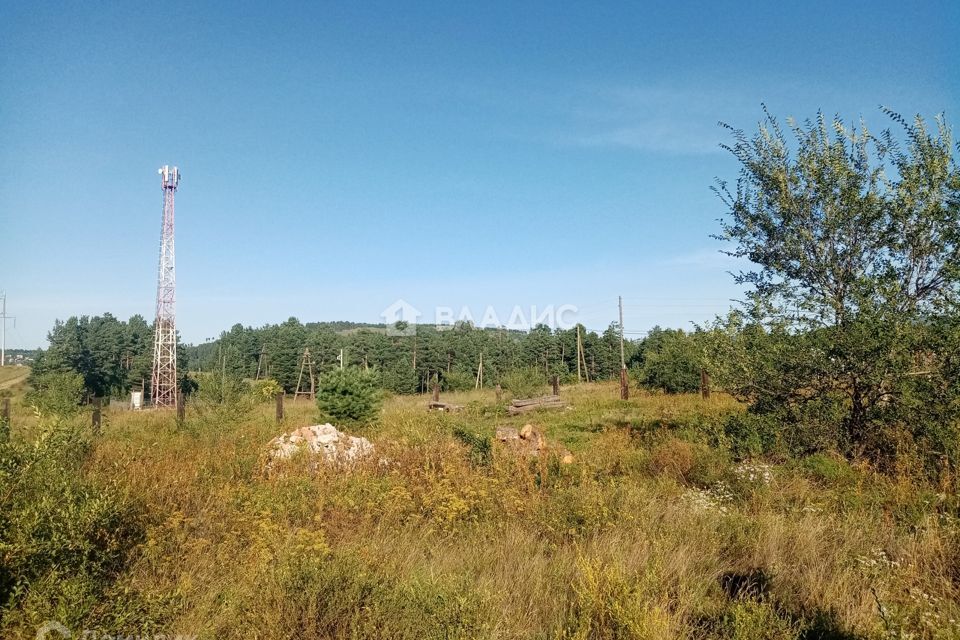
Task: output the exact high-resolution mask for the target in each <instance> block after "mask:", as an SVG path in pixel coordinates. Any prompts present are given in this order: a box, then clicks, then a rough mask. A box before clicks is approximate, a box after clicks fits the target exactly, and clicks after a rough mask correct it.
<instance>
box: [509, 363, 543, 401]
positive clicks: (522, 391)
mask: <svg viewBox="0 0 960 640" xmlns="http://www.w3.org/2000/svg"><path fill="white" fill-rule="evenodd" d="M500 385H501V386H502V387H503V388H504V389H506V390H507V391H509V392H510V393H512V394H513V397H514V398H533V397H535V396H539V395H541V394H543V391H544V388H545V387H546V386H547V378H546V376H544V375H543V372H542V371H540V370H539V369H537V368H534V367H525V368H523V369H513V370H511V371H508V372H507V373H506V374H504V376H503V379H502V380H501V381H500Z"/></svg>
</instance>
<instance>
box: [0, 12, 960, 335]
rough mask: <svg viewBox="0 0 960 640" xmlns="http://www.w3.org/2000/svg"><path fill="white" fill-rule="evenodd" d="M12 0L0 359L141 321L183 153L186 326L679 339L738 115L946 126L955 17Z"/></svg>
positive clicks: (147, 312)
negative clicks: (74, 320)
mask: <svg viewBox="0 0 960 640" xmlns="http://www.w3.org/2000/svg"><path fill="white" fill-rule="evenodd" d="M668 4H669V3H653V2H649V3H640V2H627V3H603V4H601V3H576V4H574V3H569V4H568V5H565V4H564V3H558V2H542V3H518V2H509V3H488V2H482V3H481V2H477V3H472V6H470V7H468V6H466V3H450V2H437V3H429V4H428V3H423V4H416V5H415V4H413V3H399V2H398V3H340V4H328V3H312V2H311V3H303V4H300V5H297V4H295V3H285V2H273V3H216V4H214V3H203V2H191V3H183V4H179V3H177V2H158V3H97V2H86V3H33V2H17V3H10V2H2V1H0V289H5V290H6V291H7V293H8V296H9V297H8V310H9V312H10V313H11V314H13V315H16V316H17V317H18V320H17V328H16V329H15V330H14V329H13V328H12V325H10V326H9V328H10V330H9V332H8V346H14V347H17V346H19V347H35V346H39V345H41V344H43V343H44V338H45V335H46V332H47V330H48V329H49V328H50V326H51V325H52V324H53V321H54V319H55V318H66V317H68V316H70V315H75V314H97V313H102V312H104V311H110V312H112V313H114V314H115V315H117V316H120V317H123V318H125V317H127V316H129V315H131V314H134V313H140V314H143V315H144V316H146V317H147V318H148V320H149V319H152V315H153V305H154V296H155V278H156V263H157V252H158V242H159V230H160V213H161V211H160V190H159V179H158V177H157V174H156V170H157V168H158V167H159V166H160V165H162V164H167V163H169V164H177V165H179V166H180V168H181V171H182V173H183V180H182V183H181V187H180V191H179V193H178V196H177V205H178V206H177V270H178V274H177V275H178V328H179V329H180V331H181V334H182V336H183V338H184V339H185V340H186V341H193V342H196V341H202V340H204V339H205V338H208V337H211V336H215V335H217V334H218V333H219V331H220V330H221V329H224V328H228V327H229V326H230V325H232V324H233V323H236V322H241V323H243V324H248V325H255V326H256V325H260V324H262V323H266V322H278V321H282V320H284V319H286V318H287V317H289V316H291V315H295V316H297V317H299V318H300V319H301V320H303V321H311V320H335V319H342V320H353V321H367V322H377V321H379V320H380V318H379V314H380V312H381V310H383V309H384V308H385V307H386V306H387V305H389V304H390V303H391V302H393V301H394V300H396V299H397V298H403V299H405V300H407V301H409V302H410V303H412V304H413V305H415V306H416V307H418V308H419V309H421V310H422V311H424V312H425V318H424V320H425V321H429V320H431V319H432V318H431V316H432V309H433V308H434V306H435V305H444V306H449V307H454V308H456V309H459V308H460V307H462V306H464V305H467V306H468V307H470V309H471V310H472V312H473V313H474V314H476V315H477V316H479V315H481V314H482V313H483V309H484V307H485V306H486V305H494V306H495V307H496V308H497V309H498V310H500V311H499V313H503V314H505V315H508V314H509V309H510V308H511V307H512V306H513V305H518V304H519V305H525V306H529V305H538V306H541V307H542V306H544V305H549V304H554V305H560V304H574V305H577V306H578V307H580V309H581V312H580V315H579V318H580V319H581V320H582V321H584V322H585V323H586V324H587V326H589V327H592V328H597V329H602V328H603V327H605V326H606V325H607V324H608V322H609V321H611V320H614V319H615V317H616V296H617V295H618V294H622V295H623V296H624V298H625V301H626V322H625V324H626V326H627V328H628V329H634V330H642V329H647V328H649V327H650V326H652V325H654V324H656V323H659V324H661V325H668V326H689V321H702V320H705V319H708V318H710V317H711V316H712V315H713V314H714V313H716V312H720V311H723V310H724V309H725V308H726V307H727V306H728V304H727V302H726V301H727V300H728V299H729V298H731V297H734V296H736V293H737V290H736V288H735V287H734V286H733V284H732V282H731V278H730V277H729V276H728V275H727V274H726V269H729V268H730V266H731V265H730V264H729V263H728V262H726V261H725V260H724V259H723V258H722V256H720V255H718V254H717V250H718V248H719V245H718V243H716V242H715V241H712V240H711V239H710V238H709V234H710V233H712V232H715V231H716V230H717V226H716V222H715V221H716V219H717V218H718V217H719V216H721V215H722V214H723V208H722V206H721V203H720V202H719V201H718V200H717V199H716V198H715V197H714V196H713V195H712V193H711V192H710V191H709V187H710V185H711V183H712V181H713V179H714V177H718V176H719V177H724V178H733V177H735V171H736V167H735V165H734V164H733V162H732V161H731V160H730V159H729V158H728V157H727V156H726V155H724V153H723V152H722V151H720V150H719V149H718V146H717V145H718V143H720V142H722V141H724V140H726V137H725V135H724V132H723V131H722V130H721V129H720V128H719V127H718V126H717V125H716V123H717V121H719V120H724V121H727V122H730V123H731V124H734V125H736V126H739V127H743V128H752V127H753V126H755V124H756V122H757V121H758V120H759V118H760V116H761V109H760V103H761V102H766V103H767V104H768V105H769V107H770V109H771V110H772V111H773V112H774V113H775V114H778V115H780V116H787V115H793V116H797V117H801V118H802V117H807V116H812V115H814V113H815V112H816V110H817V109H818V108H822V109H823V110H824V111H826V112H827V113H828V114H833V113H839V114H841V115H842V116H844V117H846V118H857V117H859V116H860V115H863V116H865V117H866V119H867V122H868V124H871V125H872V126H873V127H874V128H878V129H879V128H882V127H885V126H886V125H887V122H886V121H885V119H884V116H883V115H882V114H881V113H880V112H879V110H878V109H877V107H878V105H880V104H883V105H888V106H890V107H893V108H895V109H898V110H901V111H903V112H905V113H911V114H912V113H918V112H919V113H923V114H924V115H928V116H932V115H934V114H935V113H937V112H940V111H946V112H947V117H948V120H951V121H952V122H953V123H954V124H956V123H957V122H958V120H957V118H956V109H955V107H956V105H957V104H958V97H960V77H958V71H957V68H958V61H960V45H958V42H960V9H958V6H960V3H957V2H949V1H943V2H902V1H898V2H884V1H877V0H873V1H871V2H859V3H849V2H835V1H830V2H806V3H799V2H797V3H780V2H756V3H748V2H729V3H725V2H717V1H710V2H688V3H675V4H678V5H681V4H682V5H683V6H677V7H670V6H668Z"/></svg>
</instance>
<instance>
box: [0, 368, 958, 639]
mask: <svg viewBox="0 0 960 640" xmlns="http://www.w3.org/2000/svg"><path fill="white" fill-rule="evenodd" d="M617 394H618V389H617V387H616V385H615V384H614V385H610V384H590V385H579V386H571V387H564V388H563V389H562V391H561V395H562V396H563V397H564V399H565V400H567V401H568V403H569V405H570V406H569V408H568V409H566V410H559V411H552V412H540V413H532V414H528V415H525V416H519V417H507V416H506V413H505V411H504V410H503V407H502V406H498V405H497V404H496V401H495V398H494V395H493V392H492V391H490V392H487V391H484V392H470V393H465V394H451V395H450V396H448V398H449V400H450V401H452V402H456V403H460V404H464V405H466V409H465V410H464V411H463V412H461V413H456V414H444V413H428V412H427V411H426V409H425V405H426V400H427V398H426V397H395V398H391V399H389V400H388V401H387V402H386V403H385V405H384V408H383V410H382V412H381V416H380V418H379V419H378V420H377V421H376V423H375V424H372V425H370V426H369V427H367V428H366V429H360V430H357V431H355V433H359V434H360V435H365V436H366V437H368V438H370V439H371V440H372V441H373V442H374V444H375V446H376V454H375V455H374V456H373V457H372V458H370V459H369V460H366V461H364V462H363V463H360V464H358V465H356V466H354V467H352V468H349V469H343V468H334V467H332V466H328V465H321V466H319V467H316V466H315V465H311V464H309V462H308V461H306V460H294V461H292V462H291V463H289V464H287V465H285V466H282V467H279V468H276V469H274V470H273V471H272V472H271V473H269V474H268V473H266V472H265V471H264V461H265V451H266V448H267V442H268V441H269V440H270V439H271V438H272V437H274V436H276V435H278V434H279V433H281V432H283V431H289V430H292V429H293V428H296V427H299V426H303V425H307V424H313V423H315V421H316V419H315V418H316V408H315V407H314V406H312V405H311V404H309V403H308V402H305V401H301V402H300V403H299V404H292V403H291V402H290V400H289V399H288V400H287V403H286V409H287V416H286V420H285V423H284V424H283V425H281V426H278V425H276V424H275V423H274V417H273V406H272V404H269V403H264V404H252V403H251V404H248V405H244V406H235V407H231V406H217V405H202V404H200V403H197V404H195V405H193V406H191V407H190V408H189V410H188V413H187V419H186V421H185V422H184V423H183V424H182V425H178V424H177V423H176V420H175V417H174V416H173V415H172V414H168V413H159V412H157V413H151V412H142V413H133V412H128V411H122V412H121V411H115V412H109V411H108V412H107V413H106V414H105V419H104V425H103V428H102V431H101V433H100V434H99V435H96V436H95V435H93V434H91V433H89V427H88V422H89V415H80V416H78V417H76V418H75V419H73V420H72V421H70V420H68V421H66V422H62V423H61V424H59V425H56V424H54V421H52V420H49V419H47V418H43V417H37V416H34V415H33V414H32V413H31V412H29V411H28V410H27V409H26V408H23V407H20V408H19V409H18V410H17V411H16V412H15V414H14V421H13V422H14V424H13V428H12V435H11V440H12V443H13V444H12V445H10V447H12V448H14V449H16V451H17V452H16V453H9V454H8V456H9V457H10V459H11V460H13V462H7V463H6V467H5V469H4V472H3V475H2V481H3V484H2V485H0V492H2V493H3V494H5V495H4V496H2V497H3V500H4V502H3V507H4V509H5V510H6V511H5V513H4V514H3V516H2V518H0V527H2V532H3V539H2V547H0V562H2V563H3V567H2V568H3V571H4V575H3V576H2V578H3V580H4V581H5V582H6V584H5V585H3V586H4V587H5V593H6V594H7V598H8V605H7V608H6V610H4V612H3V619H2V626H0V635H2V636H3V637H29V638H32V637H34V635H35V633H36V630H37V628H38V626H39V625H40V624H42V623H43V622H44V621H47V620H58V621H60V622H61V623H63V624H65V625H66V626H67V627H69V628H70V629H76V630H79V629H98V630H101V631H100V632H101V633H103V634H106V633H111V634H121V633H123V634H127V635H130V634H137V635H148V634H158V633H182V634H189V635H195V636H197V637H200V638H264V639H266V638H364V637H370V638H410V639H414V638H417V639H419V638H584V639H586V638H742V639H754V638H756V639H759V638H784V639H787V638H901V637H903V638H906V637H913V638H957V637H960V537H958V532H960V527H958V524H957V519H956V518H957V515H958V503H957V496H956V486H955V485H954V484H953V481H951V480H949V479H947V480H945V481H943V482H942V483H941V484H940V485H937V486H933V485H931V484H929V483H928V482H927V481H922V480H917V479H913V478H912V477H910V476H909V475H906V474H903V475H901V476H891V475H889V474H887V475H882V474H879V473H876V472H874V471H873V470H872V469H871V468H870V467H869V466H868V465H867V464H866V463H857V462H853V463H850V462H848V461H845V460H843V459H841V458H838V457H832V456H828V455H822V454H820V455H816V456H812V457H808V458H804V459H789V460H735V459H734V457H733V456H732V454H731V453H730V451H731V448H730V447H729V443H728V442H727V441H726V436H725V435H724V431H723V428H722V423H723V419H724V418H725V417H726V416H728V415H729V414H730V413H731V412H737V411H741V410H742V409H741V407H739V406H738V405H737V404H736V403H735V402H734V401H732V400H730V399H729V398H726V397H724V396H721V395H716V394H715V395H714V397H712V398H711V399H709V400H703V399H701V398H700V397H698V396H688V395H681V396H666V395H652V394H643V393H637V392H635V397H633V398H631V399H630V400H629V401H627V402H622V401H620V400H619V399H618V397H617ZM445 399H447V397H445ZM527 422H530V423H532V424H534V425H535V426H536V427H538V428H539V429H542V430H543V431H544V432H545V434H546V435H547V437H548V439H549V441H550V442H551V443H554V444H555V445H556V448H555V449H554V452H556V451H559V450H560V446H561V445H562V446H563V447H566V448H567V449H569V450H570V451H571V452H572V453H573V454H574V456H575V461H574V462H573V464H569V465H563V464H561V463H560V460H559V456H558V455H554V454H551V455H547V456H542V457H540V458H526V457H521V456H518V455H516V454H515V453H513V452H511V451H509V450H506V449H503V448H501V445H500V444H499V443H497V442H495V441H491V439H490V438H491V436H493V434H494V430H495V429H496V427H498V426H514V427H519V426H522V425H523V424H525V423H527ZM73 423H75V425H76V426H75V428H71V425H72V424H73ZM81 426H82V428H80V427H81ZM35 443H36V444H35ZM28 444H29V446H27V445H28Z"/></svg>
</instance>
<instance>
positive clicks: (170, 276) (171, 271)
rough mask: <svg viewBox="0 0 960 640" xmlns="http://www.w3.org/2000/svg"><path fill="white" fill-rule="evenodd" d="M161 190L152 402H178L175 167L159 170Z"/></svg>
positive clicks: (177, 176)
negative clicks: (174, 223)
mask: <svg viewBox="0 0 960 640" xmlns="http://www.w3.org/2000/svg"><path fill="white" fill-rule="evenodd" d="M159 173H160V188H161V189H162V190H163V223H162V225H161V227H160V238H161V239H160V271H159V275H158V277H157V320H156V325H155V329H154V340H153V375H152V376H151V378H150V382H151V386H150V395H151V397H152V400H153V406H155V407H158V408H164V407H175V406H177V322H176V315H177V309H176V302H177V272H176V267H175V265H174V259H173V258H174V254H173V198H174V195H175V194H176V192H177V185H179V184H180V172H179V171H178V170H177V168H176V167H168V166H166V165H164V167H163V168H162V169H160V170H159Z"/></svg>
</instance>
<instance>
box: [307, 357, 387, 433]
mask: <svg viewBox="0 0 960 640" xmlns="http://www.w3.org/2000/svg"><path fill="white" fill-rule="evenodd" d="M381 401H382V398H381V394H380V389H379V388H378V386H377V382H376V379H375V378H374V376H373V375H371V374H369V373H366V372H364V371H361V370H360V369H352V368H351V369H342V370H338V371H333V372H330V373H327V374H324V375H323V376H321V378H320V388H319V390H318V391H317V407H318V408H319V409H320V413H321V417H322V418H324V419H329V420H333V421H336V422H339V423H349V424H360V423H365V422H369V421H371V420H372V419H373V418H374V417H376V416H377V414H378V413H379V412H380V403H381Z"/></svg>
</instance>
